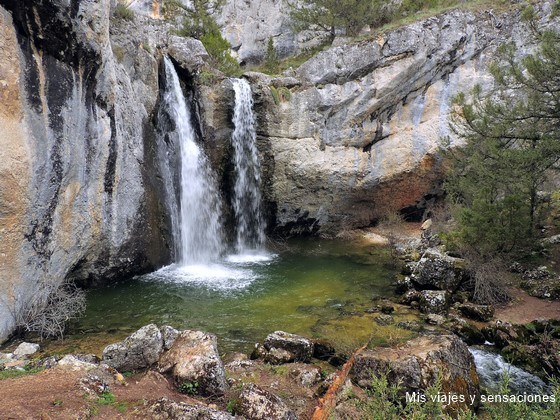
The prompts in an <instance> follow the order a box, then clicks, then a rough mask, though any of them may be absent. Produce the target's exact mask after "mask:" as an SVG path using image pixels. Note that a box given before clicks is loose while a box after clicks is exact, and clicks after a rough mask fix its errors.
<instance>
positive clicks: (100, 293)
mask: <svg viewBox="0 0 560 420" xmlns="http://www.w3.org/2000/svg"><path fill="white" fill-rule="evenodd" d="M275 254H276V255H275V256H274V257H273V258H272V259H270V260H268V261H261V262H246V263H243V262H236V263H235V262H234V263H224V264H222V265H221V266H220V267H213V269H215V270H217V271H218V272H219V271H220V270H223V271H224V272H225V274H224V273H221V274H222V275H223V276H222V278H218V279H210V280H203V279H197V278H195V279H193V276H192V275H190V274H189V275H186V276H183V277H181V276H176V275H175V274H174V273H173V270H170V269H168V271H166V270H163V271H162V272H159V273H156V274H152V275H148V276H142V277H138V278H134V279H131V280H128V281H123V282H119V283H116V284H112V285H110V286H106V287H103V288H99V289H95V290H91V291H89V292H88V308H87V311H86V313H85V315H84V316H83V318H82V319H81V320H80V321H79V322H78V323H77V325H75V326H73V327H72V330H71V334H70V335H69V336H67V338H66V340H65V344H63V346H65V347H66V350H70V351H90V352H95V353H99V352H100V349H102V347H103V346H104V345H105V344H108V343H110V342H114V341H116V340H117V339H121V338H123V337H124V336H126V335H128V334H130V333H131V332H132V331H135V330H136V329H137V328H139V327H141V326H143V325H146V324H148V323H156V324H158V325H164V324H168V325H171V326H173V327H175V328H178V329H200V330H204V331H208V332H212V333H214V334H216V335H217V336H218V340H219V346H220V351H221V352H228V351H244V352H248V351H250V350H251V349H252V347H253V345H254V343H255V342H256V341H262V340H263V339H264V338H265V337H266V335H267V334H268V333H270V332H272V331H275V330H284V331H288V332H292V333H296V334H302V335H304V336H308V337H316V338H325V339H328V340H330V341H332V342H333V343H335V344H337V345H338V346H341V347H342V346H348V347H353V346H354V345H355V344H358V343H360V342H363V340H367V338H368V337H369V336H370V335H371V334H374V335H375V334H378V335H379V339H380V340H381V341H383V340H386V339H387V338H388V337H390V335H391V334H396V335H397V337H400V335H403V334H404V335H407V334H408V332H405V333H398V332H397V333H395V331H396V330H397V329H396V328H395V327H394V326H393V327H387V328H385V327H379V326H377V324H376V323H375V322H373V318H372V317H373V316H374V315H371V314H367V313H364V310H365V309H367V308H369V307H371V306H372V305H373V304H374V302H373V301H372V300H375V298H379V297H386V296H391V295H392V293H393V291H392V287H391V283H392V281H393V278H394V274H395V270H396V268H395V265H394V261H392V257H391V255H390V253H389V252H388V251H387V250H386V249H384V248H380V247H378V246H373V245H369V244H364V243H356V242H340V241H326V240H317V239H309V240H298V241H291V242H288V243H287V244H285V245H284V246H283V247H282V250H280V251H276V253H275ZM202 269H204V268H202ZM219 274H220V273H219ZM189 276H190V277H189ZM194 277H196V276H194ZM401 332H402V330H401ZM399 334H400V335H399Z"/></svg>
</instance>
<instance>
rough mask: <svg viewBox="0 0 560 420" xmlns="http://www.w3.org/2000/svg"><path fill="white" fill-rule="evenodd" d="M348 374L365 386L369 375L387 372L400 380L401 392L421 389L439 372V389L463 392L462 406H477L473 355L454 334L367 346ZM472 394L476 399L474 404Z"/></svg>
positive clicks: (369, 380)
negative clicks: (373, 347) (392, 344)
mask: <svg viewBox="0 0 560 420" xmlns="http://www.w3.org/2000/svg"><path fill="white" fill-rule="evenodd" d="M351 374H352V375H353V378H354V380H355V381H357V383H358V384H359V385H361V386H366V387H367V386H369V385H370V383H371V379H372V375H375V376H379V375H387V379H388V381H389V383H395V384H396V383H400V386H401V393H402V395H404V394H405V393H406V392H408V393H412V392H420V393H423V392H425V391H426V390H427V389H428V388H429V387H431V386H433V385H435V384H436V382H437V380H438V376H440V379H441V390H440V392H442V393H445V394H450V393H454V394H457V395H458V396H459V398H460V396H463V398H464V401H465V403H464V404H462V406H465V405H466V406H469V407H471V408H474V407H476V406H477V404H478V400H479V396H480V387H479V379H478V374H477V372H476V367H475V364H474V358H473V356H472V354H471V353H470V352H469V349H468V347H467V345H466V344H465V343H463V342H462V341H461V340H460V339H459V338H458V337H456V336H453V335H449V336H448V335H444V336H422V337H418V338H415V339H414V340H411V341H408V342H407V343H405V344H403V345H402V346H398V347H392V348H375V349H372V350H366V351H364V352H363V353H361V354H359V355H357V356H356V360H355V363H354V366H353V367H352V371H351ZM471 397H473V398H475V399H476V401H475V403H474V404H473V405H470V402H471Z"/></svg>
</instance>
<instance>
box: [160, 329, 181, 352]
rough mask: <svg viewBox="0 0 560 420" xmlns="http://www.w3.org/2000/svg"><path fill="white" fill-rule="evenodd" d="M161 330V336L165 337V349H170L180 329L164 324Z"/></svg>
mask: <svg viewBox="0 0 560 420" xmlns="http://www.w3.org/2000/svg"><path fill="white" fill-rule="evenodd" d="M159 330H160V331H161V338H162V339H163V349H164V350H169V349H170V348H171V346H172V345H173V343H174V342H175V339H176V338H177V336H178V335H179V331H177V330H176V329H175V328H173V327H170V326H169V325H164V326H163V327H161V328H160V329H159Z"/></svg>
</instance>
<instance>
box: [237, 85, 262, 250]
mask: <svg viewBox="0 0 560 420" xmlns="http://www.w3.org/2000/svg"><path fill="white" fill-rule="evenodd" d="M232 83H233V89H234V92H235V108H234V113H233V124H234V126H235V129H234V131H233V134H232V137H231V141H232V145H233V152H234V153H233V159H234V164H235V186H234V196H233V210H234V213H235V219H236V244H235V245H236V250H237V252H239V253H243V252H246V251H251V250H253V251H254V250H258V249H260V248H262V246H263V244H264V241H265V234H264V229H265V224H264V220H263V217H262V212H261V168H260V161H259V155H258V151H257V135H256V131H255V117H254V114H253V96H252V92H251V86H250V85H249V83H248V82H247V81H246V80H244V79H233V80H232Z"/></svg>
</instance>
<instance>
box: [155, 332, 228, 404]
mask: <svg viewBox="0 0 560 420" xmlns="http://www.w3.org/2000/svg"><path fill="white" fill-rule="evenodd" d="M158 368H159V371H160V372H162V373H165V372H171V374H172V375H173V378H174V379H175V383H176V384H177V385H179V386H180V385H182V384H184V383H191V384H196V390H197V392H199V393H200V394H202V395H205V396H219V395H223V394H224V392H225V391H226V390H227V389H228V384H227V382H226V372H225V369H224V365H223V363H222V360H221V359H220V356H219V354H218V344H217V339H216V336H215V335H213V334H208V333H204V332H202V331H191V330H186V331H182V332H181V333H180V334H179V335H178V337H177V339H176V340H175V342H174V343H173V346H172V347H171V348H170V349H169V351H167V352H165V353H164V354H163V355H162V357H161V358H160V360H159V363H158Z"/></svg>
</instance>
